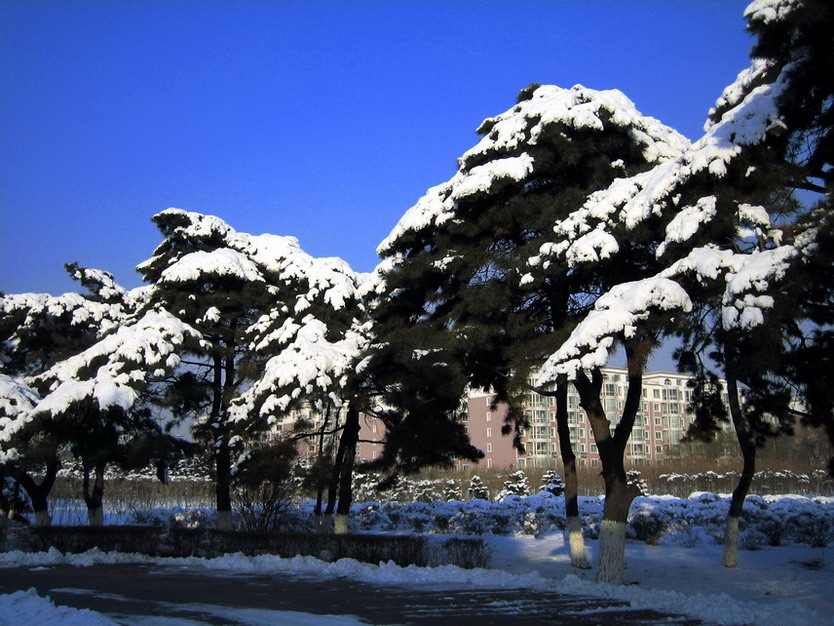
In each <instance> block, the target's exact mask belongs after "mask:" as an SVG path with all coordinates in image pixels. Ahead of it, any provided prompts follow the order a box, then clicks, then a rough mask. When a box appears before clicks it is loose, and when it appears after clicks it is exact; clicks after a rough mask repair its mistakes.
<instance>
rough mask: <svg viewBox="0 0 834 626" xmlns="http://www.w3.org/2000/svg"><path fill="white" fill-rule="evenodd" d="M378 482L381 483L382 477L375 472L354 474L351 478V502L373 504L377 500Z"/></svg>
mask: <svg viewBox="0 0 834 626" xmlns="http://www.w3.org/2000/svg"><path fill="white" fill-rule="evenodd" d="M380 482H382V476H380V475H379V474H378V473H376V472H355V473H354V474H353V477H352V489H353V501H354V502H374V501H376V500H379V498H380V493H379V490H378V489H377V487H378V486H379V483H380ZM386 495H389V494H386Z"/></svg>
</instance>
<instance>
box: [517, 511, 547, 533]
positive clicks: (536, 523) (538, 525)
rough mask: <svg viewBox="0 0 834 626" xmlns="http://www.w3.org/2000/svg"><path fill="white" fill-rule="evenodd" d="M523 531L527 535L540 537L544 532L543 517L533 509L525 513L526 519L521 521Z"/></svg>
mask: <svg viewBox="0 0 834 626" xmlns="http://www.w3.org/2000/svg"><path fill="white" fill-rule="evenodd" d="M521 532H522V534H525V535H531V536H533V537H540V536H541V532H542V520H541V518H540V517H539V516H538V515H536V513H534V512H532V511H530V512H528V513H525V514H524V521H523V522H522V523H521Z"/></svg>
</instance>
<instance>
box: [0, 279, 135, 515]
mask: <svg viewBox="0 0 834 626" xmlns="http://www.w3.org/2000/svg"><path fill="white" fill-rule="evenodd" d="M67 270H68V272H69V273H70V275H71V276H72V277H73V278H75V279H76V280H78V281H79V282H80V283H81V284H82V286H84V287H85V288H86V289H87V293H86V294H81V293H65V294H62V295H60V296H51V295H49V294H31V293H28V294H10V295H5V296H2V297H1V298H0V368H2V371H3V372H5V373H6V374H7V375H8V376H10V377H15V378H14V385H11V386H9V385H6V386H5V390H6V391H9V392H12V391H14V390H15V389H17V392H20V390H21V389H30V391H31V394H34V395H28V394H29V392H27V394H26V397H28V398H29V399H30V400H31V405H30V406H27V407H26V410H22V408H21V407H22V406H23V404H20V402H19V398H18V402H17V403H16V406H17V408H16V409H15V410H14V411H12V407H13V403H11V402H10V399H9V398H6V401H5V402H4V404H5V407H4V409H3V412H2V416H3V418H4V419H3V427H2V433H3V434H2V468H3V471H4V472H5V473H7V474H8V475H9V476H11V477H12V478H14V479H15V480H17V481H18V482H19V483H20V485H21V486H22V487H23V488H24V490H25V491H26V493H27V495H28V497H29V500H30V502H31V504H32V508H33V511H34V515H35V521H36V523H37V524H39V525H46V524H49V523H50V519H49V512H48V496H49V492H50V491H51V488H52V485H53V484H54V480H55V477H56V475H57V472H58V469H59V460H58V454H59V452H60V451H61V450H62V448H65V447H67V446H71V445H73V444H81V443H83V442H85V441H87V440H88V439H89V438H90V437H91V436H94V434H95V433H100V432H101V431H100V430H99V431H93V432H92V433H91V430H90V429H89V425H82V424H80V423H79V421H78V419H77V416H76V417H75V418H71V416H70V415H68V414H67V413H65V412H61V411H59V412H58V413H52V412H51V411H35V409H36V408H37V407H39V406H43V405H42V404H41V403H42V401H45V400H46V399H47V396H48V395H50V393H51V392H52V391H54V389H53V383H54V380H53V379H52V375H53V374H54V373H55V371H57V370H56V368H59V367H60V364H61V363H63V362H65V361H66V360H67V359H70V358H72V357H75V356H76V355H78V354H79V353H81V352H83V351H84V350H85V349H87V348H89V347H90V346H92V345H93V344H94V343H95V342H97V341H98V340H100V339H101V338H102V337H105V336H107V335H108V334H109V333H112V332H114V331H115V330H116V329H117V328H118V325H119V324H121V323H122V322H123V321H124V320H125V318H126V316H127V315H128V314H129V312H130V311H131V310H132V309H133V308H134V307H135V306H136V304H137V302H138V301H139V300H141V294H140V293H139V292H133V293H128V292H125V291H124V290H123V289H122V288H121V287H119V286H118V285H117V284H116V283H115V281H114V280H113V277H112V275H110V274H109V273H107V272H103V271H100V270H91V269H86V268H80V267H78V266H77V265H75V264H70V265H68V266H67ZM9 380H11V379H7V382H9ZM41 396H43V397H41ZM105 428H106V426H105ZM76 450H77V448H76Z"/></svg>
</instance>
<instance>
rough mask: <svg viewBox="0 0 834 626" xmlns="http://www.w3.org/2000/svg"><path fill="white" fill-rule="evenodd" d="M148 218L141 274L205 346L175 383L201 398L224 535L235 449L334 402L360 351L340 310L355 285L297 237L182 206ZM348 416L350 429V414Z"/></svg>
mask: <svg viewBox="0 0 834 626" xmlns="http://www.w3.org/2000/svg"><path fill="white" fill-rule="evenodd" d="M153 221H154V222H155V223H156V225H157V226H158V228H159V229H160V231H161V232H162V234H163V236H164V238H165V239H164V240H163V242H162V243H161V244H160V245H159V246H158V247H157V249H156V250H155V252H154V255H153V257H152V258H151V259H149V260H148V261H145V262H144V263H142V264H140V266H139V267H138V269H139V271H140V272H141V273H142V274H143V276H144V278H145V280H146V281H148V282H149V283H150V285H151V287H152V295H151V298H152V300H153V301H154V302H157V303H159V304H160V305H161V306H163V307H164V308H165V309H166V310H168V311H172V312H174V313H175V314H176V315H177V317H178V318H179V319H181V320H183V321H184V322H186V323H188V324H189V325H191V326H193V327H194V328H196V329H198V330H199V331H200V333H201V334H202V336H203V338H204V341H205V342H206V343H205V344H204V345H205V348H204V349H202V350H200V351H197V352H194V353H192V354H191V355H189V356H188V358H187V360H186V361H187V365H188V367H189V370H188V371H184V372H183V376H184V377H185V376H187V377H188V378H189V380H190V381H191V382H192V383H194V385H196V387H197V389H200V388H201V389H202V390H203V391H204V397H205V402H204V404H203V406H202V408H200V409H199V412H201V413H202V416H201V419H200V420H199V423H198V431H199V432H201V433H202V435H203V437H205V439H206V440H207V441H208V442H209V443H210V445H211V449H212V453H213V455H214V460H215V469H216V495H217V524H218V527H220V528H229V527H230V526H231V493H230V485H231V479H232V470H233V452H235V451H238V452H242V451H243V445H244V443H245V440H246V439H247V438H248V437H251V436H253V435H254V434H256V433H258V432H259V431H261V430H263V429H264V428H268V427H270V426H271V425H272V423H274V419H275V416H276V415H280V414H282V413H286V412H288V411H290V410H291V409H292V408H296V407H298V406H299V405H300V404H301V403H303V402H310V403H313V404H316V405H318V406H319V407H320V406H321V403H322V402H326V401H327V402H335V403H340V402H341V401H342V398H341V397H339V395H338V393H337V391H338V387H339V385H340V384H342V383H343V382H344V380H343V377H344V376H345V363H346V362H347V359H349V358H350V357H352V356H353V352H352V350H354V349H355V348H356V345H357V343H356V340H355V339H352V338H345V334H346V332H347V330H348V329H349V327H350V325H351V323H352V317H351V316H350V315H344V314H343V313H340V311H342V310H343V309H345V308H346V307H349V306H350V305H351V303H352V302H353V300H354V291H355V287H356V276H355V275H354V274H353V272H352V271H351V270H350V268H349V267H348V266H347V265H346V264H345V263H344V262H342V261H339V260H337V259H314V258H313V257H311V256H309V255H308V254H306V253H305V252H304V251H303V250H302V249H301V247H300V246H299V244H298V241H297V240H296V239H295V238H294V237H280V236H275V235H259V236H255V235H249V234H246V233H239V232H236V231H235V230H234V229H232V228H231V227H230V226H229V225H228V224H226V223H225V222H223V220H221V219H219V218H217V217H214V216H208V215H201V214H198V213H192V212H186V211H182V210H179V209H168V210H166V211H163V212H161V213H159V214H157V215H156V216H154V218H153ZM339 368H341V369H339ZM193 396H194V397H195V398H197V399H199V397H200V394H199V393H195V394H193ZM197 405H199V402H197ZM348 414H349V418H348V422H349V423H352V422H356V428H355V430H356V431H357V432H358V407H356V406H354V405H349V406H348ZM351 418H352V419H351ZM351 462H352V457H351Z"/></svg>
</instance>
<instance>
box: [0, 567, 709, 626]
mask: <svg viewBox="0 0 834 626" xmlns="http://www.w3.org/2000/svg"><path fill="white" fill-rule="evenodd" d="M30 587H34V588H36V589H37V590H38V593H39V594H40V595H49V596H50V597H51V598H52V599H53V601H54V602H55V603H56V604H62V605H66V606H72V607H76V608H88V609H92V610H94V611H98V612H100V613H104V614H106V615H108V616H109V617H110V618H111V619H114V620H115V621H117V622H119V623H122V624H136V623H137V622H141V623H146V624H147V623H155V622H159V623H164V622H165V621H168V623H170V624H172V623H183V622H182V621H180V620H192V621H193V622H197V623H203V624H254V623H258V624H265V623H291V622H292V619H291V616H287V615H283V616H280V615H275V614H272V616H271V617H270V614H269V613H264V612H262V611H296V612H302V613H308V614H309V613H313V614H316V615H320V616H325V615H351V616H355V617H357V618H359V619H360V620H362V621H365V622H368V623H371V624H438V625H439V624H443V625H447V624H478V625H481V624H503V625H507V624H544V623H547V624H606V625H608V624H647V623H663V624H670V623H671V624H697V623H699V622H697V621H693V620H685V619H680V618H677V619H676V618H671V619H670V616H667V615H661V614H659V613H655V612H652V611H645V610H631V609H629V608H628V607H626V606H624V605H622V604H621V603H618V602H613V601H608V600H601V599H597V598H580V597H576V596H564V595H559V594H556V593H542V592H527V591H523V590H522V591H519V590H503V589H492V590H482V589H479V590H464V591H448V590H431V589H427V588H426V587H420V588H416V587H415V588H410V589H405V588H402V587H384V586H378V585H367V584H363V583H358V582H355V581H350V580H345V579H336V580H326V581H321V580H311V579H307V580H305V579H302V578H299V577H298V576H288V575H281V576H276V575H273V574H270V575H252V574H246V575H234V574H229V573H227V572H217V571H209V572H196V571H194V570H193V569H184V568H182V569H180V568H176V567H170V566H165V567H160V566H153V565H125V564H122V565H96V566H93V567H73V566H69V565H58V566H53V567H48V568H24V567H17V568H0V593H11V592H13V591H17V590H20V589H29V588H30ZM259 609H260V611H259ZM142 618H144V619H142ZM321 620H322V621H323V622H325V621H326V619H325V618H324V617H322V618H321ZM193 622H192V623H193ZM305 623H309V621H308V622H305Z"/></svg>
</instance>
